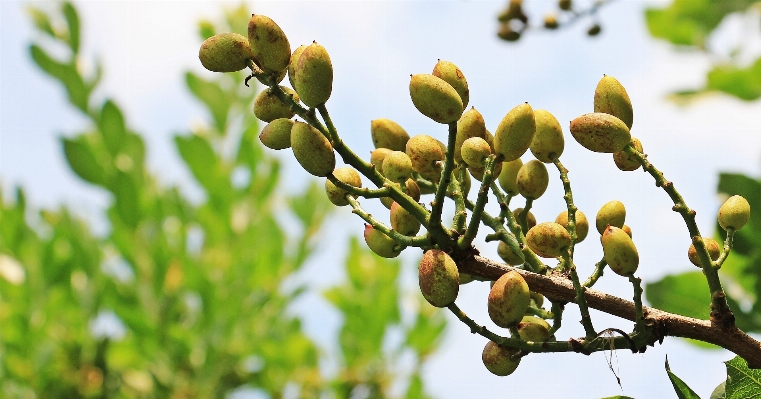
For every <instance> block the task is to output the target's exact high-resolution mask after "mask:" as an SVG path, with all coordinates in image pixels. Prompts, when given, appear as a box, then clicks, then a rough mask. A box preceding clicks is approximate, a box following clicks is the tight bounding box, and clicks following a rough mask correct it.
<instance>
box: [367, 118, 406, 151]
mask: <svg viewBox="0 0 761 399" xmlns="http://www.w3.org/2000/svg"><path fill="white" fill-rule="evenodd" d="M370 134H371V135H372V137H373V144H374V145H375V148H388V149H390V150H394V151H404V150H405V149H406V147H407V141H409V139H410V135H409V134H407V132H406V131H405V130H404V128H402V127H401V126H399V124H398V123H396V122H394V121H392V120H391V119H385V118H381V119H375V120H373V121H370Z"/></svg>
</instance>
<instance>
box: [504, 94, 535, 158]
mask: <svg viewBox="0 0 761 399" xmlns="http://www.w3.org/2000/svg"><path fill="white" fill-rule="evenodd" d="M535 132H536V120H535V119H534V110H533V109H532V108H531V106H530V105H528V103H525V104H521V105H519V106H517V107H515V108H513V109H511V110H510V112H508V113H507V115H505V117H504V118H502V121H501V122H500V123H499V125H498V126H497V130H496V131H495V132H494V151H495V152H496V153H497V154H501V155H502V156H503V157H504V159H503V161H505V162H510V161H514V160H516V159H518V158H520V157H521V156H522V155H523V154H524V153H525V152H526V150H528V149H529V147H530V146H531V141H532V140H533V139H534V133H535Z"/></svg>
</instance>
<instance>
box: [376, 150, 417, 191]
mask: <svg viewBox="0 0 761 399" xmlns="http://www.w3.org/2000/svg"><path fill="white" fill-rule="evenodd" d="M383 175H384V176H386V178H388V179H389V180H391V181H393V182H397V183H401V182H406V181H407V179H409V178H410V176H412V161H411V160H410V157H408V156H407V154H405V153H404V152H401V151H391V153H389V154H388V155H386V157H385V158H383Z"/></svg>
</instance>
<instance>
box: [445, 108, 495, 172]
mask: <svg viewBox="0 0 761 399" xmlns="http://www.w3.org/2000/svg"><path fill="white" fill-rule="evenodd" d="M471 137H480V138H485V137H486V122H485V121H484V117H483V116H482V115H481V113H480V112H478V111H477V110H476V109H475V108H472V107H471V108H470V109H469V110H467V111H465V113H464V114H462V116H461V117H460V120H458V121H457V135H456V137H455V143H454V145H455V147H454V160H455V162H457V163H461V162H462V154H461V149H462V144H463V143H464V142H465V140H467V139H469V138H471ZM489 151H491V147H489Z"/></svg>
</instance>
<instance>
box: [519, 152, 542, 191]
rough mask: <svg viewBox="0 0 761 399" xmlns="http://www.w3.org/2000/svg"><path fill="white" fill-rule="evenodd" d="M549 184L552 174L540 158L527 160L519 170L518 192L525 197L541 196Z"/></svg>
mask: <svg viewBox="0 0 761 399" xmlns="http://www.w3.org/2000/svg"><path fill="white" fill-rule="evenodd" d="M549 184H550V174H549V173H548V172H547V167H546V166H544V164H543V163H542V162H541V161H539V160H536V159H532V160H530V161H528V162H526V163H525V164H524V165H523V166H522V167H521V169H520V170H519V171H518V192H519V193H520V194H521V195H522V196H523V198H531V199H537V198H539V197H541V196H542V194H544V192H545V191H547V186H548V185H549Z"/></svg>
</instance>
